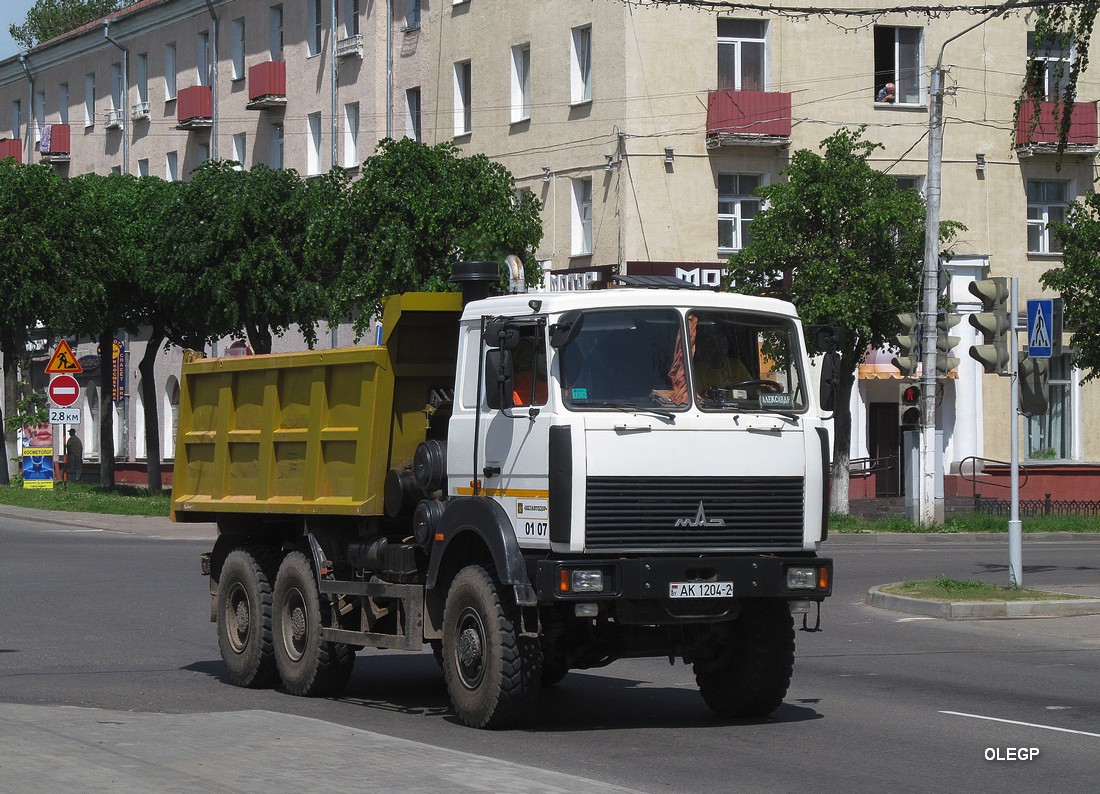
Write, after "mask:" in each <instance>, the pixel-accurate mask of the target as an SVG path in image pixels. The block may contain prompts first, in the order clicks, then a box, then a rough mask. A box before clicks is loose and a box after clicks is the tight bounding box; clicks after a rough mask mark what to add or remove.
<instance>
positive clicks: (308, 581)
mask: <svg viewBox="0 0 1100 794" xmlns="http://www.w3.org/2000/svg"><path fill="white" fill-rule="evenodd" d="M328 614H329V606H328V603H327V602H323V601H322V600H321V596H320V593H319V592H318V590H317V580H316V579H315V578H314V576H313V566H312V565H310V563H309V560H308V559H306V556H305V555H304V554H302V553H301V552H298V551H292V552H290V553H289V554H287V555H286V557H285V558H284V559H283V564H282V565H280V566H279V573H278V575H277V576H276V577H275V591H274V604H273V607H272V633H273V635H274V636H273V639H274V645H275V667H276V668H277V669H278V671H279V678H280V679H282V682H283V687H284V688H285V689H286V691H287V692H289V693H290V694H292V695H302V696H304V697H335V696H336V695H339V694H340V692H342V691H343V689H344V687H345V686H346V685H347V683H348V678H349V677H351V671H352V667H353V666H354V664H355V650H354V649H353V648H351V647H349V646H347V645H345V644H343V643H338V642H327V641H325V640H322V639H321V629H322V628H323V627H324V622H325V619H326V618H327V617H328Z"/></svg>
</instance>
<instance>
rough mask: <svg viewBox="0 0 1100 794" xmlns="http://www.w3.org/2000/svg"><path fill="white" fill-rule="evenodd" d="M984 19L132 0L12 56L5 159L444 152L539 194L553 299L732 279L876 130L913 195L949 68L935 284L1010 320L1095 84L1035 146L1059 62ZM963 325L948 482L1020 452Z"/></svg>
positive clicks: (1082, 420) (1073, 170)
mask: <svg viewBox="0 0 1100 794" xmlns="http://www.w3.org/2000/svg"><path fill="white" fill-rule="evenodd" d="M834 5H835V6H837V7H839V5H840V4H832V3H825V4H823V8H825V9H826V10H828V8H829V7H832V6H834ZM980 19H981V18H980V17H977V16H972V15H968V14H961V13H955V14H950V15H947V16H941V17H937V18H935V19H931V20H928V19H924V18H920V17H916V16H913V15H905V14H901V13H891V12H885V13H878V14H875V15H874V16H867V17H857V18H848V19H846V21H845V22H844V23H843V24H837V23H836V20H835V19H831V18H829V17H827V16H811V17H805V16H797V15H791V16H788V15H784V14H781V13H769V14H759V13H749V12H740V11H736V12H734V11H730V12H725V11H714V10H701V9H698V8H694V7H690V6H685V5H684V4H663V3H626V2H621V1H620V0H590V1H587V2H577V1H576V0H567V1H560V2H554V3H532V2H527V1H525V0H434V2H433V1H432V0H423V1H421V0H389V2H380V1H379V0H375V1H374V2H369V1H368V0H335V1H334V0H305V2H293V3H292V2H283V3H272V2H270V0H220V1H219V0H143V2H140V3H138V4H136V5H134V6H130V7H129V8H126V9H124V10H122V11H120V12H117V13H116V14H114V15H113V16H112V17H111V18H110V19H109V20H106V22H109V24H104V21H100V22H97V23H94V24H92V25H88V26H86V27H85V28H83V29H82V30H80V31H75V32H73V33H71V34H68V35H66V36H62V37H60V38H59V39H58V40H55V41H53V42H47V43H45V44H43V45H40V46H39V47H36V48H34V49H33V50H31V51H30V52H29V53H26V54H25V56H24V57H22V58H19V57H17V58H12V59H8V60H7V61H4V62H0V107H8V108H10V118H11V135H10V137H11V139H12V140H11V141H8V142H0V154H4V153H14V150H15V148H16V147H18V154H19V156H20V157H21V158H22V160H23V161H24V162H26V161H38V160H40V159H41V160H45V161H50V162H53V163H54V164H55V167H56V168H58V169H59V170H60V172H61V173H66V174H73V175H75V174H79V173H84V172H88V171H94V172H98V173H108V172H110V171H111V170H120V171H125V172H127V173H133V174H146V173H148V174H154V175H160V176H163V177H164V178H166V179H181V178H186V175H187V173H188V172H189V171H190V169H191V168H193V167H194V166H195V165H197V164H198V163H199V162H201V161H202V160H203V159H205V158H207V157H219V158H228V159H236V160H239V161H240V162H241V163H242V164H243V165H244V166H245V167H249V166H251V165H252V164H253V163H257V162H263V163H267V164H269V165H271V166H273V167H288V168H295V169H297V170H298V171H299V172H300V173H303V174H306V175H309V174H315V173H321V172H323V171H325V170H327V169H328V168H329V167H330V166H331V165H332V164H339V165H343V166H345V167H350V168H353V169H354V168H355V166H356V165H357V164H358V163H359V162H361V160H362V159H363V158H365V157H366V156H368V155H369V154H370V153H371V151H372V150H373V148H374V145H375V144H376V143H377V141H378V140H379V139H381V138H383V137H385V136H387V135H389V136H394V137H396V136H400V135H407V136H410V137H413V138H416V139H419V140H423V141H424V142H425V143H428V144H434V143H438V142H442V141H451V142H453V143H455V144H456V145H458V146H459V147H460V148H461V149H462V150H464V151H466V152H469V153H474V152H479V153H484V154H486V155H488V156H489V157H490V158H492V159H494V160H497V161H499V162H501V163H503V164H504V165H505V166H506V167H507V168H508V169H509V170H510V171H511V173H512V174H513V175H514V176H515V178H516V182H517V187H518V188H519V189H521V190H530V191H532V192H534V193H535V195H536V196H537V197H538V198H539V199H540V200H541V202H542V204H543V220H544V229H545V234H544V239H543V243H542V245H541V247H540V250H539V251H538V252H537V254H538V257H539V259H540V260H541V261H542V262H543V263H544V267H545V270H546V271H547V274H548V285H549V286H550V287H551V288H553V287H556V286H559V285H567V284H574V285H575V284H578V283H583V282H586V281H593V280H595V281H600V280H605V279H606V278H607V277H608V275H609V273H611V272H612V271H620V272H628V273H668V274H676V275H681V276H683V277H685V278H688V279H690V280H693V281H695V282H696V283H699V284H702V285H716V284H717V283H718V282H719V280H720V279H721V277H722V274H723V271H724V268H725V262H726V259H727V258H728V256H729V255H730V254H731V253H732V252H734V251H736V250H738V249H739V248H740V247H741V246H742V245H743V244H744V242H745V241H746V240H747V239H748V236H749V235H750V234H751V226H750V221H751V219H752V217H753V215H754V214H755V213H756V212H758V211H759V210H760V200H759V199H758V198H757V197H755V196H753V191H754V190H755V188H756V187H758V186H760V185H766V184H769V183H772V182H775V181H777V180H780V179H781V178H782V170H783V168H784V166H785V165H786V164H787V162H788V161H789V158H790V155H791V152H793V151H795V150H797V149H800V148H812V149H813V148H817V146H818V144H819V142H820V141H821V140H822V139H824V138H826V137H827V136H828V135H830V134H831V133H832V132H834V131H835V130H836V129H838V128H840V127H842V126H847V127H855V126H865V127H866V129H867V132H866V137H867V138H868V139H870V140H874V141H878V142H881V143H882V144H883V148H882V149H881V150H879V151H877V152H876V153H875V156H874V157H873V163H874V165H875V166H876V167H879V168H881V169H882V170H883V171H885V172H886V173H889V174H891V175H893V176H895V177H896V179H897V180H898V184H899V186H901V187H906V188H913V189H918V190H920V189H922V188H923V186H924V182H925V179H926V176H927V136H928V132H929V84H928V81H929V73H930V69H931V67H932V66H933V65H935V64H936V63H942V65H943V66H944V67H945V69H946V85H947V95H946V100H945V117H946V125H945V135H944V154H943V167H942V217H943V218H945V219H953V220H957V221H961V222H962V223H964V224H965V225H966V227H967V231H966V232H964V233H962V235H961V236H960V238H959V240H958V243H957V245H956V256H955V258H954V259H953V260H952V261H951V262H950V263H949V264H948V265H947V269H948V271H949V273H950V287H949V289H950V296H951V299H952V300H953V301H954V302H955V303H956V304H957V306H958V308H959V310H960V311H962V312H964V313H967V312H973V311H976V310H978V308H979V305H978V302H977V299H975V298H974V297H973V296H972V295H971V294H970V293H969V291H968V289H967V287H968V285H969V283H970V282H972V281H973V280H975V279H977V278H982V277H984V276H985V275H995V276H1013V277H1016V278H1018V279H1019V284H1020V298H1021V301H1023V300H1026V299H1027V298H1033V297H1040V296H1042V294H1043V292H1042V289H1041V287H1040V284H1039V277H1040V275H1041V274H1042V273H1043V272H1044V271H1045V270H1047V269H1049V268H1051V267H1056V266H1057V265H1058V263H1059V261H1060V257H1059V252H1058V250H1057V243H1056V241H1055V240H1054V239H1053V238H1052V236H1051V235H1050V233H1049V230H1048V229H1047V226H1046V223H1047V222H1048V221H1050V220H1056V219H1059V218H1060V217H1062V216H1063V214H1064V212H1065V210H1066V208H1067V207H1068V206H1069V204H1071V203H1072V202H1073V201H1074V200H1075V199H1076V198H1077V197H1079V196H1082V195H1084V194H1085V193H1087V192H1088V191H1090V190H1091V189H1092V184H1093V181H1094V179H1095V176H1096V156H1097V153H1098V151H1100V148H1098V145H1097V144H1098V139H1097V131H1098V128H1097V119H1096V104H1095V100H1096V99H1097V98H1100V83H1098V81H1097V78H1096V76H1094V75H1092V74H1091V73H1088V74H1086V76H1085V79H1084V80H1082V81H1081V83H1080V84H1079V86H1078V98H1079V102H1078V105H1077V107H1076V108H1075V110H1074V116H1073V133H1072V135H1071V145H1070V147H1069V149H1068V150H1067V152H1066V154H1065V155H1064V156H1062V157H1061V158H1059V157H1057V156H1056V155H1055V154H1054V145H1053V144H1054V142H1055V140H1056V134H1055V131H1054V127H1053V123H1052V121H1051V107H1052V106H1053V105H1052V104H1051V103H1045V104H1044V106H1042V107H1041V108H1040V113H1041V116H1042V118H1043V119H1044V123H1043V124H1041V125H1040V126H1039V127H1038V128H1037V129H1032V128H1031V126H1030V124H1027V123H1022V124H1020V125H1019V128H1017V125H1015V124H1014V121H1013V112H1014V104H1015V101H1016V99H1017V98H1018V97H1019V95H1020V91H1021V86H1022V85H1023V81H1024V79H1025V75H1030V76H1031V79H1034V80H1037V81H1040V82H1041V83H1042V85H1043V87H1044V90H1045V91H1046V93H1047V95H1048V97H1049V98H1050V99H1051V100H1053V99H1054V97H1055V96H1057V94H1058V91H1059V89H1060V86H1061V85H1063V84H1064V79H1065V77H1064V74H1063V73H1062V71H1061V69H1060V66H1059V64H1060V63H1065V62H1067V61H1068V59H1069V57H1070V55H1071V53H1069V52H1068V51H1067V52H1060V51H1052V52H1046V53H1044V55H1043V56H1042V57H1041V58H1040V59H1038V60H1032V59H1031V57H1030V53H1031V44H1032V38H1033V30H1034V21H1033V19H1031V18H1030V17H1029V15H1028V14H1026V13H1020V14H1015V15H1010V16H1007V17H1004V18H998V19H991V20H989V21H986V22H984V23H983V24H976V23H978V22H980ZM968 28H972V29H970V30H968ZM960 34H961V35H960ZM887 83H891V84H893V87H894V94H893V97H892V98H891V97H889V96H887V95H885V94H884V95H882V97H881V101H880V92H881V91H882V89H883V88H884V87H885V86H886V84H887ZM1031 115H1032V114H1031V112H1030V108H1029V107H1025V109H1024V112H1023V113H1022V114H1021V116H1022V117H1023V118H1025V120H1030V117H1031ZM0 129H3V128H0ZM46 130H49V132H48V133H46V132H45V131H46ZM5 131H6V130H5ZM44 134H45V135H46V137H47V138H48V140H47V142H46V144H45V146H43V144H42V141H43V135H44ZM0 137H3V135H2V133H0ZM5 146H7V147H8V149H4V148H2V147H5ZM39 149H41V151H39ZM63 149H66V150H63ZM914 308H916V307H914ZM954 333H956V334H957V335H959V336H961V337H962V341H961V342H960V345H959V346H958V348H957V354H960V355H959V358H960V359H961V363H960V365H959V366H958V368H957V370H956V371H955V372H954V373H953V376H952V377H951V378H948V379H946V380H945V381H944V382H943V394H942V397H941V398H940V400H939V411H940V421H939V426H940V427H942V428H943V430H944V450H945V463H946V467H947V469H948V470H951V469H953V468H954V469H957V468H958V467H959V466H960V465H961V464H963V463H964V462H965V461H967V459H969V458H971V457H972V456H985V457H989V458H994V459H1000V460H1007V458H1008V456H1009V447H1008V443H1009V419H1008V395H1009V391H1008V389H1009V384H1008V382H1007V378H1002V377H997V376H993V375H984V374H983V373H982V371H981V368H980V367H979V366H978V365H977V363H976V362H974V361H972V360H971V359H970V358H969V356H967V355H966V353H965V350H966V348H967V347H968V346H969V345H970V344H973V343H974V342H976V341H978V339H977V335H976V332H975V331H974V329H972V328H971V327H970V326H969V325H968V324H966V323H963V324H962V325H960V326H958V327H957V328H956V329H955V332H954ZM883 357H884V354H883V353H881V352H878V351H874V352H872V353H871V355H870V357H869V360H868V363H867V365H866V366H864V367H862V368H861V371H860V378H859V388H858V389H857V390H856V393H855V394H854V396H853V405H852V408H853V411H854V420H853V440H852V449H851V455H852V456H853V457H854V458H874V459H878V458H890V457H896V455H897V450H898V447H899V443H900V434H901V430H902V428H901V425H900V421H899V411H898V395H899V386H900V385H901V384H902V383H903V381H902V380H901V378H900V376H899V375H898V374H897V371H896V370H893V369H892V368H890V367H889V366H888V365H887V366H883V365H882V364H881V363H880V362H881V360H882V358H883ZM885 358H886V360H887V361H888V359H889V356H888V355H885ZM1080 375H1081V373H1079V372H1076V371H1074V370H1073V369H1072V368H1071V367H1070V366H1069V364H1068V355H1067V354H1066V353H1064V352H1063V353H1062V354H1061V355H1060V356H1059V357H1056V358H1055V360H1054V362H1053V379H1052V389H1051V403H1052V407H1051V411H1050V413H1049V414H1048V415H1047V416H1044V417H1035V418H1029V419H1022V420H1021V425H1020V428H1021V431H1022V432H1021V438H1022V446H1021V451H1022V454H1023V456H1024V457H1025V458H1026V459H1027V460H1028V464H1029V466H1031V468H1032V469H1033V470H1034V471H1041V472H1043V473H1045V476H1046V477H1047V479H1043V478H1042V477H1039V478H1038V479H1037V480H1036V482H1040V483H1047V482H1049V483H1053V485H1049V487H1048V486H1046V485H1040V486H1038V487H1040V488H1042V487H1047V489H1048V490H1049V488H1052V487H1053V488H1057V487H1067V486H1066V485H1065V484H1066V483H1082V482H1083V483H1089V485H1088V487H1090V488H1091V489H1092V491H1093V493H1095V491H1096V486H1095V485H1092V484H1091V483H1092V482H1093V481H1092V480H1089V479H1083V480H1078V479H1074V478H1075V477H1077V476H1078V475H1081V476H1086V475H1091V474H1093V473H1095V467H1090V466H1089V465H1088V464H1089V463H1090V462H1096V461H1097V460H1100V421H1098V419H1097V418H1096V417H1095V416H1089V415H1088V414H1087V412H1086V411H1085V406H1086V405H1088V404H1090V401H1091V402H1092V403H1095V402H1096V397H1097V391H1096V387H1095V385H1086V386H1082V385H1081V383H1080ZM164 377H165V384H166V389H169V390H170V388H171V380H170V379H171V377H172V376H171V374H170V373H166V374H165V376H164ZM131 454H134V450H133V449H132V448H131ZM1035 476H1036V475H1034V474H1033V477H1035ZM891 477H892V478H893V479H892V480H891ZM1059 478H1061V479H1059ZM876 479H877V483H878V484H877V492H878V493H879V494H880V495H885V494H888V493H893V492H896V491H897V489H898V487H899V486H900V482H899V481H898V479H897V476H896V473H895V474H894V475H890V476H880V477H878V478H876ZM1068 487H1072V488H1077V489H1078V490H1079V488H1080V486H1079V485H1077V484H1072V485H1070V486H1068Z"/></svg>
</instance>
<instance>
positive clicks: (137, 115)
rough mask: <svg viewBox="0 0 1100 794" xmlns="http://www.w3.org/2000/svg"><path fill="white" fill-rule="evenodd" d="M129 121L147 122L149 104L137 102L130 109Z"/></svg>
mask: <svg viewBox="0 0 1100 794" xmlns="http://www.w3.org/2000/svg"><path fill="white" fill-rule="evenodd" d="M130 119H131V120H132V121H148V120H149V103H148V102H138V103H137V104H136V105H134V106H133V107H132V108H130Z"/></svg>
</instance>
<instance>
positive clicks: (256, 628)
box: [215, 547, 279, 689]
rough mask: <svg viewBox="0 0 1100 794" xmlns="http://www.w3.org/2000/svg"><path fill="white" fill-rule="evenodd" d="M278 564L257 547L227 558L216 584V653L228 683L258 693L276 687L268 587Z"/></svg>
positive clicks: (268, 552)
mask: <svg viewBox="0 0 1100 794" xmlns="http://www.w3.org/2000/svg"><path fill="white" fill-rule="evenodd" d="M276 564H277V559H276V557H275V555H274V553H273V552H272V551H270V550H268V549H264V548H262V547H251V548H239V549H234V550H233V551H231V552H229V554H228V556H226V558H225V562H224V563H222V569H221V575H220V576H219V578H218V589H217V605H216V607H215V616H216V620H217V626H218V647H219V648H220V649H221V655H222V661H223V662H225V667H226V670H227V671H228V672H229V680H230V681H231V682H232V683H234V684H236V685H237V686H242V687H252V688H255V689H261V688H264V687H270V686H274V685H275V684H276V683H278V681H279V673H278V671H277V670H276V668H275V651H274V645H273V643H272V639H271V581H272V579H273V578H274V571H275V566H276Z"/></svg>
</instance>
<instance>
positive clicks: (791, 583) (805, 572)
mask: <svg viewBox="0 0 1100 794" xmlns="http://www.w3.org/2000/svg"><path fill="white" fill-rule="evenodd" d="M815 587H817V568H796V567H795V566H793V565H792V566H791V567H790V568H788V569H787V589H788V590H813V589H814V588H815Z"/></svg>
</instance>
